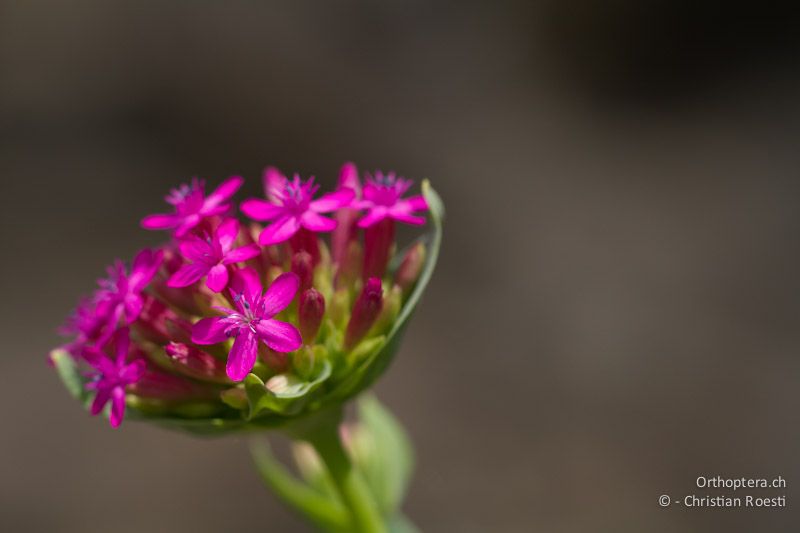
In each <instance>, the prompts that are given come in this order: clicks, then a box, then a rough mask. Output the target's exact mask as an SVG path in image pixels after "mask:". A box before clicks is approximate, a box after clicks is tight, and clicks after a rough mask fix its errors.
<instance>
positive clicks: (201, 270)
mask: <svg viewBox="0 0 800 533" xmlns="http://www.w3.org/2000/svg"><path fill="white" fill-rule="evenodd" d="M206 273H208V265H205V264H203V263H199V262H198V263H190V264H188V265H183V266H182V267H180V268H179V269H178V271H177V272H175V273H174V274H173V275H172V276H170V278H169V280H168V281H167V286H168V287H188V286H189V285H191V284H192V283H195V282H197V280H199V279H200V278H202V277H203V276H205V275H206Z"/></svg>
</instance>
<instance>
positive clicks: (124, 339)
mask: <svg viewBox="0 0 800 533" xmlns="http://www.w3.org/2000/svg"><path fill="white" fill-rule="evenodd" d="M110 345H111V346H110V348H111V349H112V350H113V354H114V355H113V357H110V356H108V355H107V354H106V353H105V352H103V351H101V350H99V349H98V348H96V347H86V348H84V353H83V355H84V358H85V359H86V360H87V361H88V362H89V364H90V365H91V366H92V367H93V369H94V370H93V372H92V373H91V374H90V381H89V383H87V385H86V388H88V389H90V390H94V391H95V392H96V394H95V397H94V400H93V401H92V406H91V409H90V410H91V413H92V414H93V415H96V414H98V413H100V411H102V410H103V407H105V405H106V404H107V403H108V402H109V401H110V402H111V417H110V421H111V426H112V427H117V426H119V425H120V423H121V422H122V418H123V416H124V415H125V388H126V387H127V386H128V385H132V384H134V383H136V382H137V381H139V380H140V379H141V377H142V375H144V371H145V366H146V365H145V362H144V359H140V358H137V359H135V360H133V361H131V362H128V352H129V350H130V346H131V342H130V334H129V331H128V328H122V329H119V330H117V331H116V332H115V333H114V336H113V337H112V339H111V343H110Z"/></svg>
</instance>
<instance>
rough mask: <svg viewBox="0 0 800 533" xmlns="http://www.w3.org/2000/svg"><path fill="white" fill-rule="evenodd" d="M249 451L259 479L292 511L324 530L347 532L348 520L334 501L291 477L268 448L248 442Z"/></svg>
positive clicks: (263, 444) (262, 442)
mask: <svg viewBox="0 0 800 533" xmlns="http://www.w3.org/2000/svg"><path fill="white" fill-rule="evenodd" d="M250 452H251V454H252V456H253V461H254V462H255V465H256V468H257V469H258V472H259V474H261V478H262V479H263V480H264V483H266V484H267V485H268V486H269V487H270V488H271V489H272V490H273V492H274V493H275V495H276V496H277V497H278V498H280V499H281V500H282V501H283V502H284V503H286V504H287V505H288V506H289V507H291V508H292V509H295V510H297V511H298V512H299V513H300V514H301V515H302V516H304V517H305V518H306V519H307V520H309V521H311V522H313V523H314V524H316V525H317V526H318V527H319V528H320V529H323V530H326V531H347V530H348V528H349V523H350V517H349V516H348V514H347V509H345V508H344V507H343V506H342V505H341V504H339V503H338V502H334V501H330V500H329V499H328V498H325V497H324V496H322V495H321V494H319V493H318V492H317V491H315V490H313V489H311V488H309V487H308V486H307V485H305V484H304V483H301V482H300V481H298V480H297V479H295V478H294V476H292V475H291V474H290V473H289V472H288V471H287V470H286V469H285V468H283V466H281V464H280V463H279V462H278V461H277V460H276V459H275V457H273V455H272V452H271V451H270V448H269V445H268V444H267V443H266V442H265V441H263V440H260V441H255V440H254V441H252V442H251V443H250Z"/></svg>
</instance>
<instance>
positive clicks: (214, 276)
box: [206, 265, 228, 292]
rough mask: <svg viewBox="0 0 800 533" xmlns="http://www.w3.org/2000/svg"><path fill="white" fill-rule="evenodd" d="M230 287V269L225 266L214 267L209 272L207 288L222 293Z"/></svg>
mask: <svg viewBox="0 0 800 533" xmlns="http://www.w3.org/2000/svg"><path fill="white" fill-rule="evenodd" d="M227 285H228V267H226V266H225V265H214V266H213V267H212V268H211V270H209V271H208V278H206V286H207V287H208V288H209V289H211V290H212V291H214V292H222V291H223V290H224V289H225V287H226V286H227Z"/></svg>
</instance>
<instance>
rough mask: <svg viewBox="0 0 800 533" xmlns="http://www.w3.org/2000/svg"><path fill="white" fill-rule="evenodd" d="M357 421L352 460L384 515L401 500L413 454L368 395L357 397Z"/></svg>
mask: <svg viewBox="0 0 800 533" xmlns="http://www.w3.org/2000/svg"><path fill="white" fill-rule="evenodd" d="M358 412H359V424H358V426H357V427H356V430H355V432H354V434H353V439H352V447H351V451H352V455H353V462H354V463H355V464H356V466H357V467H358V469H359V470H360V471H361V472H362V473H363V475H364V478H365V479H366V481H367V484H368V485H369V487H370V490H371V492H372V494H373V495H374V496H375V500H376V502H377V503H378V506H379V507H380V509H381V513H382V514H383V515H384V516H393V515H395V514H396V513H397V511H398V509H399V508H400V505H401V504H402V502H403V497H404V496H405V492H406V489H407V488H408V483H409V481H410V479H411V472H412V470H413V468H414V455H413V450H412V448H411V443H410V441H409V439H408V436H407V435H406V433H405V431H404V430H403V427H402V426H401V425H400V423H399V422H398V421H397V419H395V417H394V416H392V414H391V413H390V412H389V411H388V410H387V409H385V408H384V407H383V406H382V405H381V404H380V402H379V401H378V400H377V398H375V397H374V396H372V395H367V396H364V397H362V398H360V399H359V401H358Z"/></svg>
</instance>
